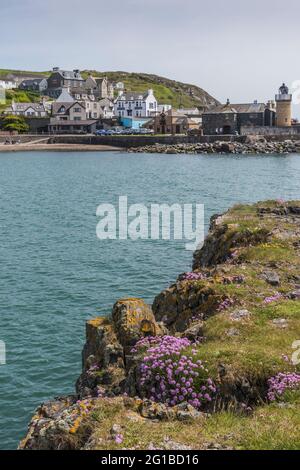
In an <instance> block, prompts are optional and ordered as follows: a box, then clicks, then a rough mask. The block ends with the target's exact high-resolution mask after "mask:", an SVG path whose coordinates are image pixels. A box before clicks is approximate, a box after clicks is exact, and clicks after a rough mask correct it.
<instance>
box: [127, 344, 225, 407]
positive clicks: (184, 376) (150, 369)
mask: <svg viewBox="0 0 300 470" xmlns="http://www.w3.org/2000/svg"><path fill="white" fill-rule="evenodd" d="M190 346H192V343H191V342H190V341H189V340H188V339H187V338H176V337H174V336H163V337H151V338H144V339H142V340H140V341H139V342H138V343H137V344H136V346H135V348H134V349H133V352H134V353H143V354H145V355H144V356H143V358H142V360H141V363H140V365H139V386H140V389H141V390H142V392H143V393H142V394H143V395H145V396H146V397H147V398H150V400H152V401H155V402H162V403H166V404H168V405H169V406H175V405H178V404H179V403H182V402H188V403H189V404H190V405H192V406H194V407H195V408H197V409H199V408H202V407H203V406H204V405H205V404H208V403H209V402H211V401H212V398H213V395H214V394H215V392H216V387H215V385H214V383H213V381H212V380H211V379H210V378H209V377H208V371H207V369H206V368H205V366H204V364H203V363H202V361H201V360H195V357H194V356H195V355H196V353H197V351H196V350H195V349H192V352H191V354H188V355H185V354H184V351H185V350H186V349H187V348H189V347H190Z"/></svg>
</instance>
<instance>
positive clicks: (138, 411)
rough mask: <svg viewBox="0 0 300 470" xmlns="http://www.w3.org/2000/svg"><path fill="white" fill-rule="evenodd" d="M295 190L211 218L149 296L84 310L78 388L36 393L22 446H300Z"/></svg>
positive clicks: (299, 234) (299, 219)
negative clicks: (180, 268) (102, 311)
mask: <svg viewBox="0 0 300 470" xmlns="http://www.w3.org/2000/svg"><path fill="white" fill-rule="evenodd" d="M299 254H300V201H292V202H285V201H269V202H264V203H258V204H255V205H249V206H248V205H239V206H236V207H234V208H233V209H231V210H229V211H228V212H226V213H225V214H223V215H221V216H215V217H213V218H212V221H211V227H210V232H209V234H208V237H207V239H206V241H205V244H204V246H203V248H202V249H201V250H199V251H197V252H195V254H194V265H193V271H192V272H189V273H183V274H180V275H179V277H178V279H177V280H176V282H175V283H174V284H173V285H171V286H170V287H169V288H167V289H166V290H164V291H163V292H162V293H160V294H159V295H158V296H157V297H156V298H155V300H154V302H153V305H152V306H149V305H147V304H146V303H145V302H144V301H143V300H141V299H135V298H130V299H122V300H119V301H118V302H116V304H115V305H114V307H113V309H112V313H111V316H110V317H108V318H95V319H92V320H89V321H88V322H87V326H86V344H85V346H84V349H83V355H82V357H83V370H82V374H81V375H80V377H79V378H78V381H77V383H76V390H75V391H74V395H72V396H67V397H60V398H57V399H55V400H53V401H50V402H48V403H44V404H42V405H41V406H40V407H39V408H38V409H37V411H36V413H35V415H34V417H33V418H32V420H31V422H30V424H29V430H28V434H27V436H26V437H25V439H24V440H23V441H22V442H21V443H20V449H33V450H35V449H51V450H61V449H76V450H79V449H81V450H90V449H94V450H97V449H98V450H99V449H105V450H112V449H122V450H123V449H124V450H129V449H133V450H138V449H149V450H155V449H163V450H173V449H175V450H176V449H202V450H206V449H215V450H220V449H225V450H226V449H297V448H299V444H300V369H299V366H297V365H295V364H294V363H293V361H292V359H291V357H292V353H293V344H294V343H295V341H297V340H299V339H300V313H299V312H300V276H299V272H300V258H299Z"/></svg>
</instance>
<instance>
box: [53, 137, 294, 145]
mask: <svg viewBox="0 0 300 470" xmlns="http://www.w3.org/2000/svg"><path fill="white" fill-rule="evenodd" d="M265 139H266V140H267V141H268V142H273V141H274V142H282V141H285V140H288V139H289V140H294V141H297V140H299V141H300V134H298V135H293V136H288V135H268V136H265ZM246 141H247V136H233V135H227V136H226V135H222V136H218V135H204V136H186V135H173V136H171V135H170V136H163V135H161V136H90V135H83V136H74V135H60V136H53V137H50V139H49V143H55V144H61V143H62V144H89V145H110V146H113V147H119V148H137V147H147V146H151V145H156V144H160V145H164V144H165V145H169V146H170V145H180V144H213V143H217V142H231V143H240V144H243V143H246Z"/></svg>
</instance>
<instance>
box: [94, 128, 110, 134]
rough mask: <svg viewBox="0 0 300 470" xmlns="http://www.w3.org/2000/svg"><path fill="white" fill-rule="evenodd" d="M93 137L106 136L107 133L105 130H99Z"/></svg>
mask: <svg viewBox="0 0 300 470" xmlns="http://www.w3.org/2000/svg"><path fill="white" fill-rule="evenodd" d="M95 135H107V131H106V130H105V129H99V130H98V131H96V132H95Z"/></svg>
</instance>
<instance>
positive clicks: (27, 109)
mask: <svg viewBox="0 0 300 470" xmlns="http://www.w3.org/2000/svg"><path fill="white" fill-rule="evenodd" d="M4 114H6V115H10V114H11V115H14V116H23V117H35V118H38V117H47V115H48V113H47V111H46V108H45V105H44V103H15V102H14V101H13V102H12V104H11V106H9V107H8V108H6V109H5V111H4Z"/></svg>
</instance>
